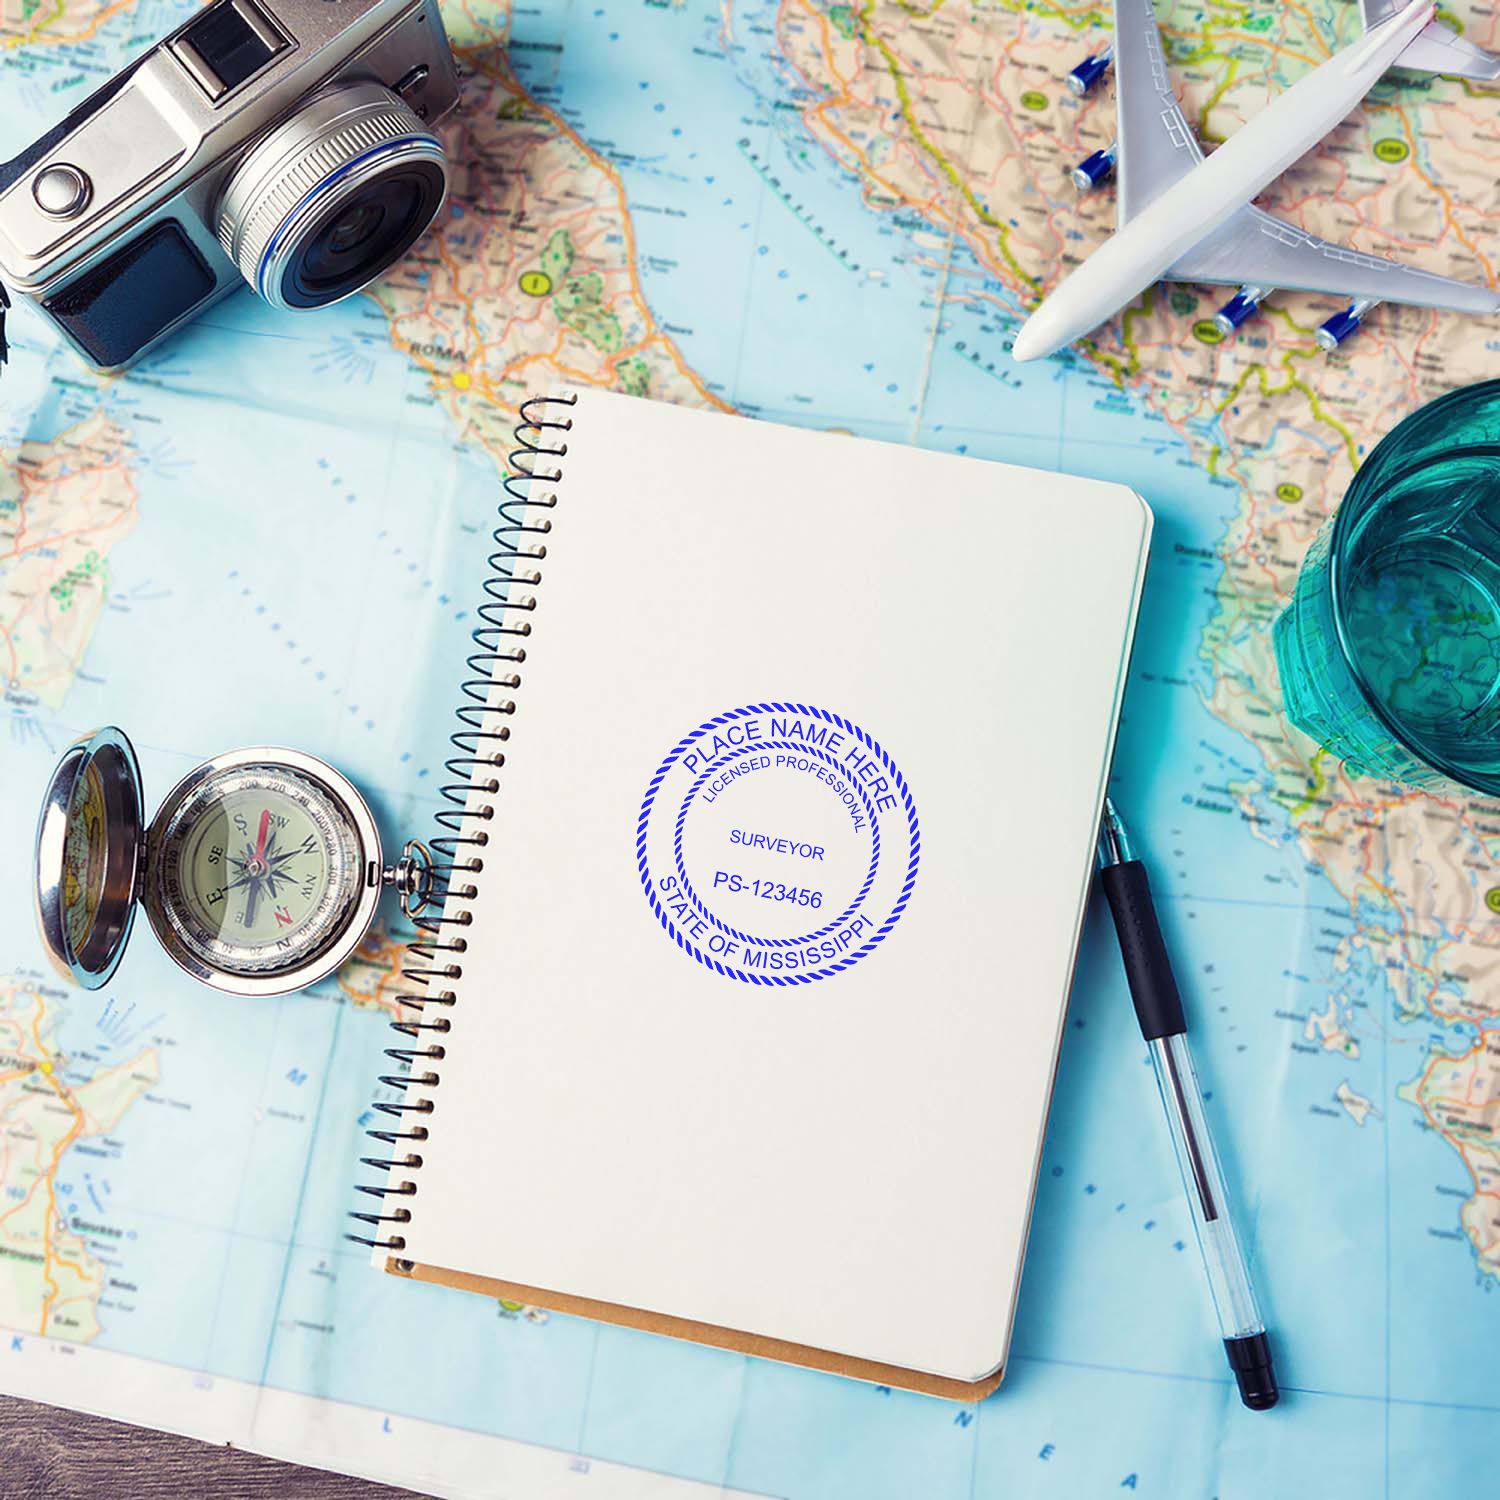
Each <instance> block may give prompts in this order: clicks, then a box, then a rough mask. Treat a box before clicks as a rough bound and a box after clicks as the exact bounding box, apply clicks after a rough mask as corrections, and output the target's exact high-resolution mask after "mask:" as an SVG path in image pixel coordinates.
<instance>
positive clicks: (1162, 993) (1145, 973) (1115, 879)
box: [1099, 859, 1187, 1042]
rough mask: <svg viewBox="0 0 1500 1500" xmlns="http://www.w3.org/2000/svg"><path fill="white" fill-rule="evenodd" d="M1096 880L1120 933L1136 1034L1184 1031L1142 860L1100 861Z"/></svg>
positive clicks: (1151, 1036) (1179, 998) (1153, 1037)
mask: <svg viewBox="0 0 1500 1500" xmlns="http://www.w3.org/2000/svg"><path fill="white" fill-rule="evenodd" d="M1099 880H1100V882H1101V884H1102V885H1103V886H1104V894H1105V896H1106V897H1107V898H1108V900H1109V909H1110V912H1111V913H1112V914H1113V916H1114V919H1115V931H1116V932H1117V933H1119V935H1120V952H1121V954H1122V955H1123V956H1124V959H1125V978H1126V979H1127V980H1128V981H1129V983H1130V998H1131V999H1132V1000H1133V1001H1134V1002H1135V1018H1136V1020H1138V1021H1139V1022H1140V1023H1141V1035H1142V1036H1143V1037H1145V1039H1146V1040H1147V1041H1148V1042H1153V1041H1155V1040H1156V1038H1157V1037H1160V1036H1176V1035H1178V1034H1179V1033H1180V1032H1184V1031H1186V1030H1187V1021H1186V1019H1185V1018H1184V1016H1183V1014H1182V996H1181V995H1179V994H1178V993H1177V981H1176V980H1175V979H1174V978H1173V977H1172V963H1171V960H1170V959H1169V958H1168V957H1167V945H1166V944H1165V943H1164V942H1163V941H1162V937H1161V926H1160V924H1159V923H1158V922H1157V920H1156V908H1155V906H1153V905H1152V903H1151V883H1150V881H1148V880H1147V879H1146V867H1145V865H1143V864H1142V863H1141V862H1140V860H1138V859H1128V860H1126V861H1125V862H1124V863H1123V864H1118V865H1105V867H1104V868H1103V869H1102V870H1100V871H1099Z"/></svg>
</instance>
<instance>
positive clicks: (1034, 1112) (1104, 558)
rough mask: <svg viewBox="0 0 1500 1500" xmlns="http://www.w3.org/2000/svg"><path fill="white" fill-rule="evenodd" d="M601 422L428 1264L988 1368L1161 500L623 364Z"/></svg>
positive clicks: (451, 1097)
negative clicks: (623, 389) (746, 413)
mask: <svg viewBox="0 0 1500 1500" xmlns="http://www.w3.org/2000/svg"><path fill="white" fill-rule="evenodd" d="M548 410H549V412H550V413H551V414H553V415H559V416H561V415H567V414H568V413H566V412H565V411H563V409H561V408H558V407H549V408H548ZM571 416H572V419H573V427H572V430H571V431H570V432H568V433H567V434H566V440H567V449H568V451H567V454H566V456H565V457H564V458H562V459H560V460H559V461H558V462H559V464H560V468H561V473H562V477H561V479H560V481H559V482H558V483H557V484H556V485H555V486H547V485H537V486H536V487H535V489H534V491H533V498H536V497H538V496H541V495H544V494H548V493H551V492H552V490H553V489H554V488H555V492H556V496H557V503H556V507H555V509H552V510H550V511H547V512H545V515H546V516H547V517H548V518H549V519H550V520H551V522H552V528H551V532H550V534H549V535H547V536H546V537H545V542H546V557H545V559H544V560H543V561H541V562H540V563H539V564H538V565H537V566H538V568H539V570H540V573H541V575H542V576H541V579H540V581H539V583H538V584H537V586H536V587H535V588H534V589H526V590H524V591H523V592H525V593H528V594H531V595H534V597H535V601H536V604H535V610H534V611H533V612H532V613H531V614H530V615H529V616H527V618H528V619H529V620H530V622H531V626H532V633H531V635H530V637H529V639H528V640H527V641H526V653H527V659H526V661H525V663H524V665H522V666H521V667H520V668H519V669H518V670H519V675H520V677H521V682H520V685H519V686H518V687H517V688H516V689H515V691H514V693H511V692H510V691H509V690H503V691H500V692H499V693H498V694H497V697H498V698H509V697H513V699H514V702H515V712H514V714H513V715H512V716H511V717H510V719H509V720H508V722H509V724H510V727H511V739H510V742H509V744H508V745H507V746H506V751H505V753H506V763H505V765H504V767H503V768H502V769H500V770H499V771H498V772H497V773H495V774H496V778H497V780H498V781H499V783H500V786H499V790H498V791H497V792H496V793H495V794H493V795H488V794H485V793H483V792H476V793H475V794H474V795H473V799H472V800H473V803H474V805H479V804H484V803H490V804H493V807H494V816H493V819H492V820H491V821H489V822H487V823H486V824H484V827H485V828H486V829H487V831H488V832H489V835H490V840H489V844H488V846H487V847H486V848H485V850H484V851H483V854H484V870H483V872H482V874H480V875H478V876H477V877H476V884H477V886H478V895H477V897H476V898H475V899H474V900H472V901H470V902H468V903H467V905H468V907H469V908H470V909H472V911H473V916H474V919H473V925H472V927H471V928H469V929H468V931H467V932H466V934H465V936H466V938H467V943H468V951H467V952H466V953H465V954H464V955H463V956H462V960H461V964H462V971H463V972H462V977H461V978H460V979H458V980H457V981H456V982H455V984H454V988H455V991H456V995H457V1001H456V1004H455V1005H454V1006H453V1007H452V1008H451V1011H450V1012H447V1013H448V1014H451V1017H452V1031H451V1034H450V1035H448V1036H446V1037H443V1038H440V1040H442V1041H444V1042H445V1043H446V1056H445V1058H444V1059H443V1060H442V1061H441V1062H439V1063H435V1064H434V1070H435V1071H436V1072H437V1073H438V1074H439V1075H440V1077H441V1083H440V1085H439V1086H437V1087H436V1088H435V1089H433V1091H432V1092H431V1098H432V1101H433V1104H434V1110H433V1113H432V1115H431V1117H430V1120H429V1122H428V1123H429V1125H430V1130H431V1135H430V1139H429V1140H428V1141H427V1142H426V1143H425V1145H423V1146H422V1147H421V1152H422V1156H423V1158H424V1163H423V1165H422V1167H421V1169H420V1170H419V1171H418V1172H417V1173H416V1174H415V1177H414V1180H415V1181H416V1182H417V1184H418V1191H417V1194H416V1196H415V1198H413V1199H412V1200H411V1207H412V1212H413V1218H412V1222H411V1224H410V1225H409V1226H408V1227H407V1228H406V1229H405V1230H404V1231H403V1232H404V1233H405V1234H406V1239H407V1248H406V1249H405V1250H404V1251H403V1254H404V1255H405V1256H409V1257H411V1258H413V1259H414V1260H416V1261H418V1262H422V1263H425V1264H427V1265H431V1266H436V1267H442V1268H445V1269H447V1270H451V1271H461V1272H468V1273H471V1274H476V1275H481V1276H489V1277H493V1278H496V1279H501V1280H508V1281H515V1282H522V1283H525V1284H528V1285H531V1286H535V1287H541V1288H547V1289H549V1290H551V1291H555V1292H561V1293H567V1294H570V1295H574V1296H580V1297H589V1298H595V1299H599V1300H602V1301H606V1302H613V1303H620V1304H624V1305H625V1306H627V1307H632V1308H638V1309H644V1310H646V1311H650V1312H655V1313H665V1314H670V1315H674V1316H677V1317H682V1318H688V1319H694V1320H697V1321H701V1322H706V1323H711V1324H715V1325H719V1326H721V1327H725V1328H729V1329H736V1330H741V1331H745V1332H749V1333H753V1334H759V1335H764V1336H769V1337H772V1338H777V1339H783V1340H789V1341H792V1342H795V1343H799V1344H806V1345H811V1346H813V1347H815V1348H819V1349H823V1350H828V1351H833V1352H835V1353H838V1354H843V1355H849V1356H854V1357H856V1358H863V1359H869V1360H877V1361H881V1362H885V1363H890V1364H895V1365H900V1366H904V1367H906V1368H909V1369H912V1370H917V1371H922V1372H927V1373H930V1374H936V1375H942V1376H947V1377H950V1378H955V1379H961V1380H974V1379H978V1378H980V1377H982V1376H984V1375H986V1374H989V1373H991V1372H993V1371H994V1370H995V1369H997V1368H998V1367H999V1366H1000V1365H1001V1364H1002V1363H1003V1361H1004V1357H1005V1350H1006V1345H1007V1342H1008V1339H1009V1337H1010V1328H1011V1321H1012V1312H1013V1304H1014V1299H1015V1292H1016V1287H1017V1283H1018V1280H1019V1276H1020V1269H1021V1262H1022V1257H1023V1254H1024V1250H1025V1241H1026V1228H1027V1223H1028V1219H1029V1216H1030V1208H1031V1198H1032V1190H1033V1185H1034V1180H1035V1175H1036V1170H1037V1162H1038V1156H1039V1153H1040V1149H1041V1143H1042V1135H1043V1130H1044V1127H1045V1124H1046V1116H1047V1105H1048V1100H1049V1097H1050V1093H1051V1088H1052V1078H1053V1071H1054V1067H1055V1063H1056V1057H1057V1049H1058V1044H1059V1040H1060V1036H1061V1030H1062V1025H1063V1019H1064V1013H1065V1009H1066V1004H1067V994H1068V986H1069V982H1070V979H1071V974H1072V967H1073V960H1074V954H1075V949H1076V946H1077V941H1078V933H1079V927H1080V923H1081V920H1082V913H1083V906H1084V901H1085V898H1086V895H1087V891H1088V886H1089V880H1090V875H1091V872H1092V867H1093V851H1094V844H1095V833H1096V829H1097V825H1098V818H1099V813H1100V809H1101V803H1102V799H1103V795H1104V783H1105V776H1106V773H1107V769H1108V763H1109V757H1110V751H1111V748H1112V741H1113V736H1114V730H1115V724H1116V719H1117V715H1118V711H1119V701H1120V696H1121V692H1122V689H1123V686H1124V678H1125V667H1126V661H1127V656H1128V649H1129V642H1130V637H1131V633H1132V630H1133V627H1134V620H1135V611H1136V605H1137V600H1138V595H1139V590H1140V585H1141V580H1142V577H1143V573H1144V568H1145V559H1146V549H1147V542H1148V538H1149V534H1150V529H1151V517H1150V512H1149V511H1148V510H1147V508H1146V506H1145V505H1144V503H1143V502H1142V501H1141V500H1140V498H1139V497H1138V496H1136V495H1135V494H1134V493H1133V492H1132V491H1130V490H1128V489H1126V488H1124V487H1122V486H1119V485H1112V484H1104V483H1098V482H1094V481H1088V480H1081V479H1073V478H1068V477H1066V476H1062V475H1057V474H1050V473H1040V472H1034V471H1031V470H1027V469H1019V468H1012V467H1009V466H1005V465H1001V464H993V463H983V462H977V461H974V460H968V459H961V458H956V457H950V456H947V455H943V454H934V453H929V452H923V451H919V450H916V449H911V448H903V447H898V446H895V445H888V444H884V443H876V442H867V441H863V440H860V439H855V438H851V437H846V436H843V435H835V434H827V433H815V432H806V431H800V430H795V429H792V428H786V427H779V426H772V425H769V424H765V423H758V422H751V421H747V420H744V419H741V418H737V417H729V416H720V415H711V414H705V413H699V412H692V411H687V410H683V409H680V408H674V407H670V406H666V405H659V404H656V403H651V402H647V401H642V400H636V399H632V398H629V397H625V396H618V395H611V394H605V393H600V392H596V391H583V392H580V393H579V394H578V396H577V405H576V407H574V408H573V409H572V412H571ZM550 436H551V437H554V438H556V437H560V436H562V434H555V433H554V434H550ZM530 514H533V513H532V512H528V515H530ZM535 514H536V515H542V514H543V513H542V512H536V513H535ZM533 540H535V538H533ZM778 705H779V706H780V709H779V711H778V708H777V706H778ZM703 726H710V727H708V728H704V727H703ZM648 796H649V808H647V802H648ZM643 809H646V810H645V812H644V816H643ZM736 879H738V881H739V885H738V887H736V885H735V881H736ZM459 906H460V904H459V903H450V910H456V909H459ZM451 930H456V929H450V931H451ZM715 965H717V967H715ZM421 1092H422V1091H421V1090H420V1089H414V1090H413V1097H419V1096H420V1094H421ZM895 1288H899V1289H901V1291H902V1292H903V1294H905V1295H908V1296H912V1295H915V1297H916V1300H915V1301H914V1302H911V1303H909V1305H910V1306H915V1307H917V1308H919V1309H920V1312H919V1313H917V1314H915V1315H913V1314H911V1313H900V1312H897V1311H894V1310H893V1309H894V1307H895V1304H894V1303H893V1301H892V1291H893V1289H895Z"/></svg>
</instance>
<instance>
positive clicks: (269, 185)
mask: <svg viewBox="0 0 1500 1500" xmlns="http://www.w3.org/2000/svg"><path fill="white" fill-rule="evenodd" d="M447 185H448V169H447V159H446V157H445V156H444V153H443V147H442V143H441V142H440V141H439V140H438V139H437V137H436V136H435V135H433V134H432V132H431V131H430V130H428V129H427V128H426V127H425V126H424V125H423V124H422V123H421V121H420V120H418V119H417V117H416V116H415V115H414V114H413V113H412V112H411V110H410V109H409V108H408V107H407V106H406V105H405V104H404V103H403V102H402V101H401V100H400V99H399V98H398V97H397V96H396V95H395V94H393V93H391V91H390V90H389V89H386V88H383V87H381V86H380V85H379V84H375V83H359V84H348V85H344V86H342V87H339V88H335V89H332V90H329V91H327V92H326V93H323V94H318V95H315V96H314V97H313V98H312V99H310V100H308V102H307V103H306V104H305V105H304V106H303V107H302V109H301V110H299V111H298V113H297V114H295V115H293V116H292V118H291V119H289V120H287V121H285V122H284V123H283V124H281V125H279V126H278V127H276V129H275V130H273V131H271V132H270V133H269V134H268V135H267V136H265V137H264V138H263V139H262V140H260V141H258V142H257V143H256V144H255V145H254V146H253V147H252V148H251V150H250V151H249V152H248V153H247V155H246V156H245V159H244V160H243V161H242V162H241V163H240V165H239V167H238V168H237V169H236V170H235V173H234V175H233V177H232V178H231V179H230V183H229V186H228V188H227V189H226V191H225V193H224V197H223V199H222V201H221V203H220V206H219V240H220V243H222V244H223V246H224V248H225V250H226V251H227V252H228V253H229V255H230V256H231V258H232V259H233V260H234V262H235V264H236V265H238V266H239V268H240V272H241V274H242V275H243V276H244V278H245V280H246V281H248V282H249V283H250V285H251V286H252V287H253V288H254V289H255V290H256V291H257V292H259V293H260V295H261V296H262V297H264V298H265V299H266V301H268V302H270V303H272V304H273V305H275V306H277V307H291V308H306V307H324V306H326V305H327V304H328V303H330V302H337V301H338V300H339V299H340V298H342V297H347V296H349V295H350V294H351V293H352V292H357V291H358V290H359V289H360V288H361V287H363V286H367V285H368V284H369V283H370V282H371V281H373V280H374V279H375V278H376V277H377V276H379V275H380V273H381V272H382V271H384V270H386V269H387V268H388V267H390V266H391V265H393V264H394V263H395V262H396V261H398V260H399V259H400V258H401V257H402V256H403V255H405V254H406V252H407V251H408V250H409V249H411V247H412V246H413V245H414V244H415V243H416V241H417V240H418V239H419V238H420V237H421V235H422V233H423V231H424V230H425V229H426V228H427V226H428V225H429V224H430V223H431V222H432V220H433V218H434V217H435V216H436V214H437V212H438V210H439V209H440V208H441V207H442V204H443V197H444V194H445V193H446V191H447Z"/></svg>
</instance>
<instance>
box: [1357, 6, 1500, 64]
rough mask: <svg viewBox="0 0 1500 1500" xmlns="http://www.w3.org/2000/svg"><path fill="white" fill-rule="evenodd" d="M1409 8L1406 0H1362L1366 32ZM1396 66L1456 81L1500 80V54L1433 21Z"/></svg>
mask: <svg viewBox="0 0 1500 1500" xmlns="http://www.w3.org/2000/svg"><path fill="white" fill-rule="evenodd" d="M1405 8H1406V0H1359V9H1360V13H1361V15H1362V16H1363V17H1364V23H1365V30H1366V31H1369V30H1370V29H1371V28H1372V27H1375V26H1378V25H1379V24H1380V23H1381V22H1382V21H1388V20H1390V18H1391V17H1392V16H1394V15H1395V14H1396V13H1397V12H1398V11H1402V10H1404V9H1405ZM1393 66H1395V67H1398V68H1406V69H1407V70H1409V71H1410V72H1413V73H1446V74H1448V75H1449V76H1450V77H1453V78H1481V79H1484V78H1500V52H1486V51H1485V50H1484V48H1483V47H1476V46H1475V45H1474V43H1473V42H1466V41H1465V40H1464V39H1463V38H1462V37H1461V36H1459V35H1458V34H1457V33H1456V32H1452V31H1449V30H1448V28H1447V27H1446V26H1444V25H1443V24H1442V23H1441V22H1440V21H1433V22H1432V23H1431V24H1430V25H1428V26H1427V27H1426V28H1425V29H1424V30H1423V31H1422V32H1421V34H1420V35H1419V36H1418V37H1417V38H1416V40H1415V41H1413V42H1412V43H1411V45H1410V46H1409V47H1407V49H1406V50H1405V51H1404V52H1403V53H1402V54H1401V55H1400V57H1398V58H1397V59H1396V61H1395V63H1394V65H1393Z"/></svg>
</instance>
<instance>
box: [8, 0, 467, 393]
mask: <svg viewBox="0 0 1500 1500" xmlns="http://www.w3.org/2000/svg"><path fill="white" fill-rule="evenodd" d="M458 93H459V84H458V74H457V71H456V69H455V68H454V64H453V54H452V53H451V52H450V51H449V48H448V38H447V35H446V34H445V33H444V31H443V22H442V18H441V16H440V15H439V14H438V7H437V0H214V3H213V4H211V5H209V6H208V7H207V8H206V9H204V10H202V11H200V12H199V13H198V14H197V15H195V16H194V17H193V19H192V20H191V21H189V22H188V23H187V24H186V25H185V26H183V27H181V28H180V29H179V30H178V31H175V32H174V33H173V34H172V35H171V36H169V37H167V38H165V40H163V41H161V42H159V43H158V44H157V45H156V46H155V47H153V48H152V49H151V50H150V51H149V52H147V53H146V54H145V55H144V56H143V57H140V58H137V59H136V60H135V61H134V62H133V63H131V64H130V66H129V67H127V68H125V69H124V70H123V71H122V72H120V73H119V74H117V75H116V76H115V77H114V78H112V79H111V80H110V81H109V82H108V83H107V84H105V86H104V87H103V88H101V89H100V90H99V91H98V92H97V93H95V94H93V95H92V96H91V97H90V98H88V99H87V100H85V101H84V103H83V104H81V105H80V106H79V107H78V108H77V109H75V110H74V111H73V112H72V114H70V115H69V116H68V117H67V119H65V120H64V121H62V123H61V124H60V125H58V126H56V127H55V128H54V129H53V130H50V131H48V132H47V134H46V135H44V136H43V137H42V138H41V140H39V141H37V142H36V144H35V145H33V146H31V147H30V148H28V149H27V150H25V151H23V152H22V153H21V154H20V156H18V157H16V158H15V159H14V160H13V161H11V162H8V163H5V164H3V165H0V280H3V281H5V282H7V283H9V285H10V287H11V288H12V289H13V290H15V291H18V292H20V293H22V294H23V295H25V296H26V297H28V298H30V299H31V300H32V301H34V302H35V303H36V304H37V305H38V306H39V307H40V308H41V310H42V311H43V312H44V313H45V314H46V315H47V316H48V317H49V318H50V319H51V320H52V322H53V323H54V324H55V325H56V326H57V327H58V329H60V330H61V332H62V333H63V335H64V336H65V337H66V338H67V340H68V342H69V343H70V344H71V345H72V346H73V347H74V348H75V349H76V350H77V351H78V353H79V354H80V355H82V356H83V358H84V360H86V361H87V362H88V363H89V364H90V365H92V366H93V367H94V368H95V369H97V370H101V371H107V370H116V369H121V368H123V367H124V366H126V365H128V364H130V363H132V362H133V361H134V360H136V359H138V358H139V357H140V356H141V355H142V354H144V353H145V352H146V351H147V350H148V349H150V348H152V347H153V346H154V345H155V344H157V343H159V342H160V341H161V340H162V339H164V338H166V337H167V336H168V335H169V334H170V333H172V332H173V331H174V330H175V329H177V328H179V327H180V326H181V325H182V324H183V323H185V322H187V321H188V319H190V318H192V317H194V316H196V315H197V314H198V313H200V312H202V311H203V310H204V308H206V307H209V306H211V305H212V304H213V303H214V302H217V301H218V300H219V299H220V298H221V297H225V296H227V295H228V294H229V293H230V292H231V291H233V290H234V289H235V288H236V287H239V286H243V285H244V284H245V283H246V282H248V283H249V284H250V285H251V287H253V288H254V289H255V291H256V292H258V293H259V294H260V295H261V296H262V297H264V298H265V299H266V301H268V302H270V303H272V304H273V305H274V306H276V307H286V308H310V307H323V306H326V305H327V304H328V303H330V302H337V301H338V300H339V299H340V298H342V297H347V296H349V295H350V294H351V293H353V292H356V291H358V290H359V289H360V288H361V287H363V286H365V285H367V284H368V283H369V282H370V281H372V280H374V278H375V277H377V276H379V275H380V273H381V272H382V271H384V270H386V269H387V267H389V266H391V265H392V264H393V263H394V262H395V261H397V260H399V259H400V257H401V256H403V255H404V254H406V252H407V251H408V250H409V249H411V247H412V245H413V244H414V243H415V242H416V241H417V239H418V238H419V237H420V236H421V235H422V233H423V231H424V230H425V229H426V228H427V226H428V225H429V224H430V223H431V222H432V220H433V218H434V217H435V215H436V214H437V212H438V210H439V209H440V208H441V207H442V204H443V199H444V196H445V194H446V192H447V186H448V164H447V159H446V157H445V155H444V152H443V146H442V143H441V141H439V139H438V138H437V136H436V135H434V134H433V131H432V126H433V125H435V124H436V123H437V122H438V121H439V120H441V119H442V118H443V117H444V116H445V115H447V114H448V113H449V112H450V111H451V110H452V109H453V107H454V105H455V104H456V103H457V102H458Z"/></svg>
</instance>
